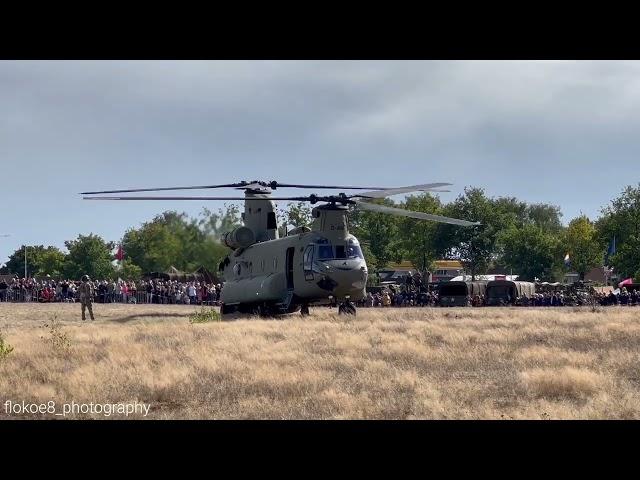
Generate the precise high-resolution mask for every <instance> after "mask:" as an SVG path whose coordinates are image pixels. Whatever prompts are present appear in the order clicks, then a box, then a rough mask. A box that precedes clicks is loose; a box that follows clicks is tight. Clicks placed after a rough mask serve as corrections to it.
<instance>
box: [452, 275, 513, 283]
mask: <svg viewBox="0 0 640 480" xmlns="http://www.w3.org/2000/svg"><path fill="white" fill-rule="evenodd" d="M475 279H476V280H478V281H483V280H484V281H487V282H492V281H494V280H507V281H513V282H515V281H516V280H518V275H502V274H489V275H476V276H475ZM450 281H452V282H470V281H471V275H459V276H457V277H454V278H452V279H451V280H450Z"/></svg>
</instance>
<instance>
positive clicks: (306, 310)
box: [300, 305, 309, 317]
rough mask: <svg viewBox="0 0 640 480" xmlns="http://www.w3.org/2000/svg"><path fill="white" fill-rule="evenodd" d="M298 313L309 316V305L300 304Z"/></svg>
mask: <svg viewBox="0 0 640 480" xmlns="http://www.w3.org/2000/svg"><path fill="white" fill-rule="evenodd" d="M300 315H302V316H303V317H308V316H309V305H302V306H300Z"/></svg>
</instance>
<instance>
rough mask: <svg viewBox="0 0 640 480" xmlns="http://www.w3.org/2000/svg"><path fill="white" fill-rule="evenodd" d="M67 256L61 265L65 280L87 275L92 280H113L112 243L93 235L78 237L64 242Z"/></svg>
mask: <svg viewBox="0 0 640 480" xmlns="http://www.w3.org/2000/svg"><path fill="white" fill-rule="evenodd" d="M64 243H65V245H66V247H67V250H69V254H68V255H67V256H66V258H65V261H64V265H63V274H64V275H65V276H66V277H67V278H72V279H78V280H79V279H80V278H81V277H82V275H89V276H90V277H91V278H93V279H103V278H113V274H114V269H113V265H112V264H111V260H112V255H111V251H112V250H113V248H114V244H113V242H107V241H105V240H103V239H102V237H100V236H98V235H94V234H89V235H78V238H77V239H76V240H68V241H66V242H64Z"/></svg>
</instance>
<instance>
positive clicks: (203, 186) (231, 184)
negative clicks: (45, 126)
mask: <svg viewBox="0 0 640 480" xmlns="http://www.w3.org/2000/svg"><path fill="white" fill-rule="evenodd" d="M246 185H249V184H248V183H247V184H246ZM242 186H244V185H243V184H241V183H225V184H221V185H197V186H190V187H160V188H132V189H129V190H103V191H101V192H80V195H102V194H105V193H134V192H162V191H166V190H198V189H204V188H233V187H242Z"/></svg>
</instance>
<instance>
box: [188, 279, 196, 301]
mask: <svg viewBox="0 0 640 480" xmlns="http://www.w3.org/2000/svg"><path fill="white" fill-rule="evenodd" d="M187 296H188V297H189V303H190V304H191V305H195V303H196V286H195V285H194V284H193V282H191V283H190V284H189V286H188V287H187Z"/></svg>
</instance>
